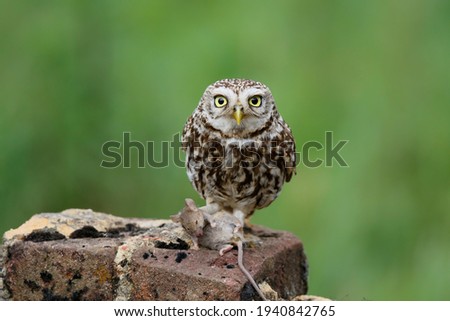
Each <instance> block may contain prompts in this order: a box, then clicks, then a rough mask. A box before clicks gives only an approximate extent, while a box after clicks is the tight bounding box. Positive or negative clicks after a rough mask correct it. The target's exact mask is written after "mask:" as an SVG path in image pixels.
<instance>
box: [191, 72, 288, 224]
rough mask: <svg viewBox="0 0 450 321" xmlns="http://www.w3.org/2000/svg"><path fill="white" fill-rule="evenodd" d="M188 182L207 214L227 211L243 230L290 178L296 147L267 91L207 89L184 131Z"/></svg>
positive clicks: (224, 83)
mask: <svg viewBox="0 0 450 321" xmlns="http://www.w3.org/2000/svg"><path fill="white" fill-rule="evenodd" d="M182 146H183V150H184V151H185V152H186V170H187V175H188V177H189V180H190V181H191V183H192V185H193V187H194V188H195V190H196V191H197V192H198V193H199V194H200V196H201V197H202V198H203V199H205V200H206V206H204V207H202V208H201V210H203V211H204V212H206V213H208V214H214V213H217V212H218V211H220V210H226V211H228V212H230V213H232V214H233V215H235V216H236V217H237V218H238V219H239V220H240V222H241V223H242V226H244V222H245V223H248V219H249V218H250V216H251V215H252V214H253V213H254V211H255V210H256V209H262V208H265V207H267V206H269V205H270V204H271V203H272V202H273V201H274V200H275V199H276V198H277V196H278V195H279V194H280V192H281V189H282V187H283V184H284V183H285V182H289V181H290V180H291V178H292V176H293V174H295V172H296V171H295V165H296V155H295V142H294V138H293V136H292V133H291V130H290V128H289V127H288V125H287V124H286V122H285V121H284V120H283V118H282V117H281V115H280V114H279V112H278V110H277V107H276V105H275V101H274V98H273V97H272V93H271V92H270V90H269V88H268V87H267V86H265V85H264V84H262V83H260V82H257V81H253V80H246V79H224V80H219V81H217V82H215V83H213V84H212V85H210V86H208V87H207V88H206V90H205V92H204V94H203V96H202V97H201V99H200V102H199V104H198V106H197V108H196V109H195V110H194V113H193V114H192V115H191V116H190V117H189V119H188V120H187V122H186V125H185V127H184V130H183V135H182Z"/></svg>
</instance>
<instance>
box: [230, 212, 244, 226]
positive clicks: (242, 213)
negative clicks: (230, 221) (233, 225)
mask: <svg viewBox="0 0 450 321" xmlns="http://www.w3.org/2000/svg"><path fill="white" fill-rule="evenodd" d="M233 215H234V216H236V217H237V219H238V220H239V222H241V226H244V223H245V221H246V220H245V216H246V215H245V213H244V212H242V211H241V210H238V209H234V210H233Z"/></svg>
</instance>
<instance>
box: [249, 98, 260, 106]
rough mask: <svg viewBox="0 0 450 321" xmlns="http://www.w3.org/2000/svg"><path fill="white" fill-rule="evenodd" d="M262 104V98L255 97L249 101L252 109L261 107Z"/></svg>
mask: <svg viewBox="0 0 450 321" xmlns="http://www.w3.org/2000/svg"><path fill="white" fill-rule="evenodd" d="M261 103H262V98H261V96H253V97H250V98H249V100H248V104H249V105H250V106H252V107H260V106H261Z"/></svg>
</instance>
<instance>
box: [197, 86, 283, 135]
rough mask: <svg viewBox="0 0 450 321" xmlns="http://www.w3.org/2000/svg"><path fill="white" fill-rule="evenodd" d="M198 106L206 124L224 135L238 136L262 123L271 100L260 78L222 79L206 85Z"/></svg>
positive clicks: (269, 111) (272, 104) (271, 108)
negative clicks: (255, 79) (258, 80)
mask: <svg viewBox="0 0 450 321" xmlns="http://www.w3.org/2000/svg"><path fill="white" fill-rule="evenodd" d="M198 109H199V111H201V113H202V114H203V115H205V118H206V119H205V121H206V122H207V123H208V125H209V126H212V127H213V128H215V129H216V130H219V131H221V132H222V133H223V134H226V135H227V136H235V137H242V136H245V135H246V134H248V133H252V132H255V131H257V130H259V129H261V128H263V127H265V125H266V124H267V122H268V121H269V120H270V117H271V116H272V114H273V113H274V112H275V102H274V100H273V97H272V93H271V92H270V90H269V88H268V87H267V86H265V85H264V84H262V83H260V82H257V81H253V80H246V79H223V80H219V81H217V82H215V83H213V84H212V85H210V86H208V88H206V90H205V93H204V94H203V96H202V99H201V101H200V104H199V106H198Z"/></svg>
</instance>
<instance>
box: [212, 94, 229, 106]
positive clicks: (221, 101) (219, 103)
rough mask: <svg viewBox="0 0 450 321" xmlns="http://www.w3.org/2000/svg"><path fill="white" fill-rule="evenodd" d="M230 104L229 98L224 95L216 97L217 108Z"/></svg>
mask: <svg viewBox="0 0 450 321" xmlns="http://www.w3.org/2000/svg"><path fill="white" fill-rule="evenodd" d="M227 104H228V100H227V99H226V98H225V97H224V96H216V97H214V105H215V106H216V107H217V108H222V107H225V106H226V105H227Z"/></svg>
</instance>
